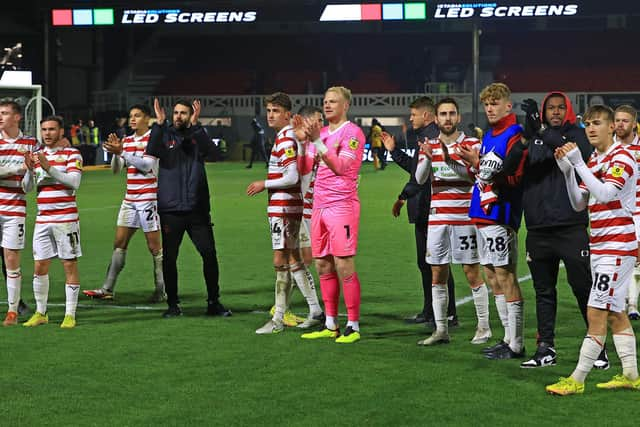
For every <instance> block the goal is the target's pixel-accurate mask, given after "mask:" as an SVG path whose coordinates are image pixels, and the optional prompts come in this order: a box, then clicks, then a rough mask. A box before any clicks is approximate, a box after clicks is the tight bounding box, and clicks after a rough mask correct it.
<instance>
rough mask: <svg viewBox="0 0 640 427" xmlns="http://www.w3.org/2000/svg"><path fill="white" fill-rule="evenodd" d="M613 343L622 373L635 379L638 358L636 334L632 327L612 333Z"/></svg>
mask: <svg viewBox="0 0 640 427" xmlns="http://www.w3.org/2000/svg"><path fill="white" fill-rule="evenodd" d="M613 345H615V347H616V353H618V357H619V358H620V363H621V364H622V375H624V376H625V377H627V378H629V379H630V380H633V381H635V380H636V379H637V378H638V359H637V356H636V336H635V335H634V333H633V329H631V328H627V329H625V330H624V331H621V332H618V333H617V334H613Z"/></svg>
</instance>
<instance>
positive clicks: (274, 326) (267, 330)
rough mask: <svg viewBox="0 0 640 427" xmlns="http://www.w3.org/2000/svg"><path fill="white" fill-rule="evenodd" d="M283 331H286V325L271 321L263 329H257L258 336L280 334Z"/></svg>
mask: <svg viewBox="0 0 640 427" xmlns="http://www.w3.org/2000/svg"><path fill="white" fill-rule="evenodd" d="M282 331H284V323H282V322H276V321H275V320H273V319H270V320H269V321H268V322H267V323H265V324H264V326H263V327H261V328H259V329H256V334H258V335H267V334H279V333H280V332H282Z"/></svg>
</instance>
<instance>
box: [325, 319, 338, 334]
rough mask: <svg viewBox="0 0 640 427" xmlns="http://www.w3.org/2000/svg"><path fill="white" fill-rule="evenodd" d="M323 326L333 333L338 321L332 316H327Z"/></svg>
mask: <svg viewBox="0 0 640 427" xmlns="http://www.w3.org/2000/svg"><path fill="white" fill-rule="evenodd" d="M324 326H326V327H327V329H331V330H332V331H335V330H336V329H338V319H337V318H336V317H333V316H327V317H326V320H325V321H324Z"/></svg>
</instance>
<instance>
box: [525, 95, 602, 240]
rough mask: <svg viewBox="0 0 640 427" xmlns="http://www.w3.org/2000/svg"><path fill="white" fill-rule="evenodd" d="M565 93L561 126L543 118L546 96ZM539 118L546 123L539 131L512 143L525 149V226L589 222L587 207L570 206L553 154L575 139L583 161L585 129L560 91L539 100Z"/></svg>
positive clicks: (586, 155) (589, 148) (586, 149)
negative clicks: (521, 140)
mask: <svg viewBox="0 0 640 427" xmlns="http://www.w3.org/2000/svg"><path fill="white" fill-rule="evenodd" d="M553 95H559V96H562V97H564V100H565V104H566V106H567V112H566V115H565V118H564V122H563V123H562V125H560V126H556V127H552V126H551V125H550V124H549V123H547V121H546V119H545V106H546V103H547V100H548V99H549V97H551V96H553ZM540 118H541V120H542V123H543V125H544V126H545V127H546V128H545V130H543V131H542V132H541V135H540V136H539V137H537V138H534V140H532V141H529V143H528V145H527V146H525V145H522V144H521V143H518V144H515V146H514V148H515V149H516V150H520V151H522V152H524V150H528V155H527V160H526V163H525V171H524V176H523V179H522V185H523V197H522V203H523V208H524V219H525V222H526V226H527V229H528V230H532V229H541V228H548V227H558V226H568V225H578V224H581V225H584V226H587V225H588V224H589V217H588V214H587V211H586V210H583V211H581V212H576V211H574V210H573V208H572V207H571V203H570V202H569V195H568V193H567V188H566V184H565V181H564V175H563V174H562V171H560V168H558V165H557V163H556V160H555V158H554V156H553V153H554V150H555V149H556V148H557V147H558V146H560V145H562V144H564V143H565V142H575V143H576V144H577V145H578V148H579V149H580V151H581V153H582V158H583V159H584V160H585V162H586V161H587V160H588V159H589V156H590V155H591V152H592V151H593V147H592V146H591V144H589V141H588V139H587V136H586V134H585V132H584V129H582V128H581V127H579V126H577V125H576V115H575V112H574V111H573V106H572V105H571V101H570V100H569V98H568V97H567V96H566V95H565V94H564V93H562V92H550V93H549V94H547V96H545V98H544V100H543V101H542V107H541V111H540Z"/></svg>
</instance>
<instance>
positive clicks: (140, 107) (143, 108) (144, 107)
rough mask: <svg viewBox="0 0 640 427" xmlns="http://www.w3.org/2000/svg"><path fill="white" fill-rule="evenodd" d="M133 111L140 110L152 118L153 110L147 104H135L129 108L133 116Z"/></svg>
mask: <svg viewBox="0 0 640 427" xmlns="http://www.w3.org/2000/svg"><path fill="white" fill-rule="evenodd" d="M131 110H140V111H142V114H144V115H145V116H149V117H151V108H149V106H147V105H145V104H133V105H132V106H131V107H129V114H131Z"/></svg>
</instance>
